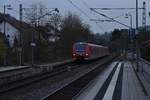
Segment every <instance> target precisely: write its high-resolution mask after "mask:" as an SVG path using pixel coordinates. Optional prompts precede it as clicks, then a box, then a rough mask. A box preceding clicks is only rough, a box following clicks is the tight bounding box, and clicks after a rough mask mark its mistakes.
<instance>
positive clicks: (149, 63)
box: [140, 58, 150, 65]
mask: <svg viewBox="0 0 150 100" xmlns="http://www.w3.org/2000/svg"><path fill="white" fill-rule="evenodd" d="M140 60H141V61H143V62H145V63H146V64H148V65H150V62H148V61H146V60H145V59H143V58H140Z"/></svg>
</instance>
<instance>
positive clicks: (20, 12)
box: [19, 4, 23, 66]
mask: <svg viewBox="0 0 150 100" xmlns="http://www.w3.org/2000/svg"><path fill="white" fill-rule="evenodd" d="M19 15H20V37H19V39H20V43H19V46H20V47H19V65H20V66H21V65H22V63H23V62H22V58H23V43H22V42H23V40H22V39H23V38H22V34H23V33H22V29H21V27H22V4H20V5H19Z"/></svg>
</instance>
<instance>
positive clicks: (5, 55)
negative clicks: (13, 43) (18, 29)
mask: <svg viewBox="0 0 150 100" xmlns="http://www.w3.org/2000/svg"><path fill="white" fill-rule="evenodd" d="M5 13H6V5H4V43H6V16H5ZM6 64H7V47H6V44H5V53H4V65H6Z"/></svg>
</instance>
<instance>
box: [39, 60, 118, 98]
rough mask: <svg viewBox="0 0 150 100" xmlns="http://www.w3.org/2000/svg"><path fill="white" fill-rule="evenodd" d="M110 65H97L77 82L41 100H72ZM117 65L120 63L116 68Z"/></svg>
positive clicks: (106, 63)
mask: <svg viewBox="0 0 150 100" xmlns="http://www.w3.org/2000/svg"><path fill="white" fill-rule="evenodd" d="M108 64H109V63H108V62H105V63H102V64H99V65H97V67H96V68H95V69H93V70H92V71H89V72H88V73H86V74H85V75H83V76H82V77H80V78H78V79H77V80H75V81H73V82H71V83H70V84H68V85H66V86H65V87H63V88H61V89H59V90H57V91H55V92H54V93H53V94H49V95H47V96H45V97H43V98H42V99H41V100H72V99H73V98H74V97H75V96H76V95H78V93H79V92H80V91H81V90H82V89H83V88H84V87H85V86H86V85H87V84H88V83H89V82H90V81H91V80H93V79H94V78H95V77H96V76H97V75H98V74H99V73H100V72H101V71H103V70H104V69H105V68H106V66H107V65H108ZM117 65H118V63H117V64H116V66H117ZM99 66H101V67H99Z"/></svg>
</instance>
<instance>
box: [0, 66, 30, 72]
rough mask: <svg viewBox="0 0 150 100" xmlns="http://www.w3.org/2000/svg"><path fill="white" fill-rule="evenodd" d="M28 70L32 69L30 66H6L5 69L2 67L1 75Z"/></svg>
mask: <svg viewBox="0 0 150 100" xmlns="http://www.w3.org/2000/svg"><path fill="white" fill-rule="evenodd" d="M26 68H30V67H29V66H5V67H0V73H2V72H7V71H13V70H19V69H26Z"/></svg>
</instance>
